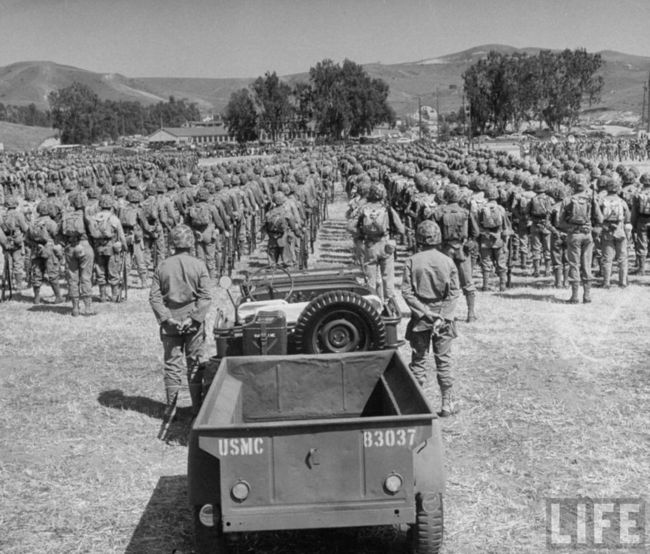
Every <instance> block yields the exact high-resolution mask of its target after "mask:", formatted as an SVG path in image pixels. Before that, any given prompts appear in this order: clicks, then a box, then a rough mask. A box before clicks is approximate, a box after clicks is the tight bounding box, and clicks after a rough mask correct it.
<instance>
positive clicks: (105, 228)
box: [93, 194, 127, 302]
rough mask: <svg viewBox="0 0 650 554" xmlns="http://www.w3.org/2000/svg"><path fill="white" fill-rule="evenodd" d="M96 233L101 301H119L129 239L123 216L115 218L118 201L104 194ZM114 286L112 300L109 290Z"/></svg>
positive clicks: (96, 223)
mask: <svg viewBox="0 0 650 554" xmlns="http://www.w3.org/2000/svg"><path fill="white" fill-rule="evenodd" d="M93 221H94V223H95V225H94V227H95V234H94V235H93V239H94V240H93V249H94V251H95V268H94V270H95V278H96V279H97V285H98V286H99V301H100V302H108V301H109V300H111V301H113V302H119V300H120V295H121V287H122V286H123V285H124V284H123V283H122V262H123V261H124V255H125V253H126V249H127V243H126V237H125V235H124V230H123V229H122V223H121V222H120V219H119V217H117V215H115V200H114V199H113V197H111V196H109V195H107V194H104V195H102V196H101V197H100V199H99V212H98V213H97V214H96V215H95V216H94V217H93ZM109 286H110V287H111V296H110V298H109V295H108V289H107V287H109Z"/></svg>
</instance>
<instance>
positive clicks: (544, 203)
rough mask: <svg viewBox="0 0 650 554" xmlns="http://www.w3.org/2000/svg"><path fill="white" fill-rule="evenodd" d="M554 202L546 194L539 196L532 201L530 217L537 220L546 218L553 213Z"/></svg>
mask: <svg viewBox="0 0 650 554" xmlns="http://www.w3.org/2000/svg"><path fill="white" fill-rule="evenodd" d="M552 202H553V200H552V199H551V198H550V197H549V196H546V195H545V194H538V195H537V196H535V197H534V198H533V199H532V200H531V201H530V215H531V216H533V217H535V218H543V217H546V216H547V215H548V214H549V213H550V211H551V204H552Z"/></svg>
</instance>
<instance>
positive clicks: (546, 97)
mask: <svg viewBox="0 0 650 554" xmlns="http://www.w3.org/2000/svg"><path fill="white" fill-rule="evenodd" d="M602 65H603V60H602V58H601V56H600V54H589V53H588V52H587V51H586V50H584V49H577V50H568V49H567V50H563V51H562V52H552V51H551V50H541V51H540V52H539V53H538V54H537V55H536V56H529V55H527V54H525V53H515V54H512V55H505V54H501V53H499V52H495V51H491V52H490V53H489V54H488V56H487V58H484V59H481V60H479V61H478V62H476V63H475V64H473V65H472V66H470V67H469V68H468V69H467V70H466V71H465V73H464V74H463V81H464V88H465V96H466V99H467V101H468V102H469V106H470V115H471V125H472V131H473V132H474V133H478V134H483V133H486V132H488V131H489V132H494V133H497V134H502V133H504V132H505V130H506V127H507V126H508V125H512V127H513V128H514V129H516V130H518V129H519V126H520V125H521V123H522V122H524V121H527V122H530V121H538V122H544V123H546V124H547V125H548V127H549V128H551V129H559V127H560V125H568V126H571V125H572V124H573V123H575V121H576V120H577V118H578V114H579V113H580V109H581V106H582V103H583V102H584V101H587V102H588V103H589V105H591V104H593V103H595V102H598V101H599V100H600V92H601V90H602V87H603V78H602V76H601V75H598V74H597V73H598V71H599V69H600V68H601V67H602Z"/></svg>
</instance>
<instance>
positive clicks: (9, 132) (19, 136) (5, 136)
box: [0, 121, 56, 152]
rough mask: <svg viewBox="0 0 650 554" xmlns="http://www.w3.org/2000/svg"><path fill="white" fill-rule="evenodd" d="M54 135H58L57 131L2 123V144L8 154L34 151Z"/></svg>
mask: <svg viewBox="0 0 650 554" xmlns="http://www.w3.org/2000/svg"><path fill="white" fill-rule="evenodd" d="M54 135H56V131H55V130H54V129H50V128H49V127H27V126H26V125H16V124H15V123H7V122H6V121H0V143H2V144H3V146H4V149H5V151H8V152H22V151H24V150H34V149H36V148H38V147H39V145H40V144H41V143H42V142H43V141H44V140H45V139H47V138H50V137H53V136H54Z"/></svg>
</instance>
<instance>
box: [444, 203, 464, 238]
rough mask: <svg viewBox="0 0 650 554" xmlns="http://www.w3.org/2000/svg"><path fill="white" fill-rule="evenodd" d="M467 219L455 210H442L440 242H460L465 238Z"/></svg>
mask: <svg viewBox="0 0 650 554" xmlns="http://www.w3.org/2000/svg"><path fill="white" fill-rule="evenodd" d="M466 221H467V217H466V216H465V214H464V213H463V212H462V211H460V210H457V209H450V210H444V211H443V213H442V221H441V223H442V225H441V231H442V240H443V241H462V240H465V239H466V238H467V227H466Z"/></svg>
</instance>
